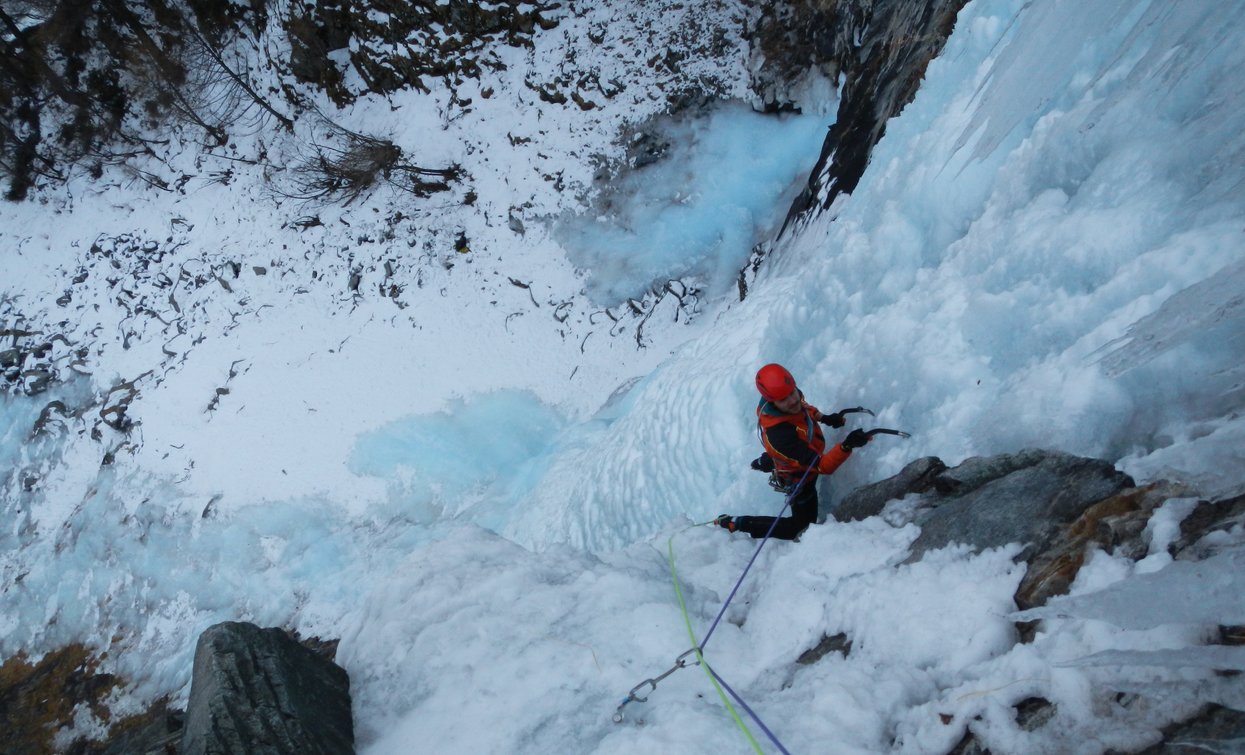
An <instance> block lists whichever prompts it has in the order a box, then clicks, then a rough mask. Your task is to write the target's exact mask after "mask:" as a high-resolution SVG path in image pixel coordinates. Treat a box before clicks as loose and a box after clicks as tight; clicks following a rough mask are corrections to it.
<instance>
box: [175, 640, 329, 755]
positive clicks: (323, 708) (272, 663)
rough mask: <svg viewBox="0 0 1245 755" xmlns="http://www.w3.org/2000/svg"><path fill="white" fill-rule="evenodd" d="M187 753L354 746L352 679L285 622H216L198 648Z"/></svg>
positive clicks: (298, 753) (305, 751)
mask: <svg viewBox="0 0 1245 755" xmlns="http://www.w3.org/2000/svg"><path fill="white" fill-rule="evenodd" d="M181 752H182V753H183V755H229V754H231V753H243V752H245V753H251V754H252V755H278V754H280V755H317V754H320V753H323V754H325V755H327V754H329V753H353V752H354V723H353V719H352V717H351V712H350V680H349V678H348V677H347V676H346V672H345V671H344V670H342V669H341V668H340V667H339V666H337V665H335V664H333V663H332V662H330V661H328V660H326V659H324V658H322V657H320V656H319V655H317V654H316V653H315V652H313V651H311V650H309V649H307V648H305V647H303V646H302V645H300V644H298V643H297V642H295V641H294V640H293V639H291V638H290V637H289V636H288V635H286V634H285V633H284V632H282V631H281V630H279V629H260V628H259V627H257V626H255V625H253V624H243V623H238V622H225V623H223V624H217V625H215V626H212V627H209V628H208V629H207V631H205V632H204V633H203V634H202V635H201V636H200V637H199V644H198V646H197V647H196V649H195V665H194V677H193V681H192V683H191V688H190V703H189V705H188V706H187V710H186V726H185V731H184V734H183V736H182V749H181Z"/></svg>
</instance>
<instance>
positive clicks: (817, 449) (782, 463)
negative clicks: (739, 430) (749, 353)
mask: <svg viewBox="0 0 1245 755" xmlns="http://www.w3.org/2000/svg"><path fill="white" fill-rule="evenodd" d="M800 399H801V403H802V404H803V407H802V408H801V409H800V411H799V412H797V413H795V414H785V413H783V411H782V410H781V409H779V408H778V407H777V406H775V405H774V403H773V402H771V401H766V400H765V399H761V402H760V403H759V404H757V426H758V428H759V429H760V434H761V443H762V445H764V446H765V452H766V453H767V454H769V455H770V458H772V459H773V460H774V471H775V472H776V473H777V474H778V476H779V478H781V479H785V480H788V481H791V482H794V481H796V480H799V479H800V477H802V476H803V475H804V470H806V469H808V468H809V467H813V470H812V471H811V472H810V473H809V476H810V477H811V476H815V475H818V474H831V473H832V472H834V470H836V469H838V468H839V466H840V465H841V464H842V463H843V462H845V461H847V457H849V456H851V454H852V452H851V451H848V450H847V449H845V448H843V446H842V445H841V444H839V443H836V444H834V446H833V447H832V448H831V449H830V450H828V451H827V450H826V436H825V435H823V434H822V432H821V425H819V424H818V423H817V418H818V417H820V416H821V412H819V411H818V410H817V407H815V406H813V405H812V404H809V403H808V402H807V401H804V400H803V399H804V394H802V393H801V394H800ZM814 465H815V466H814Z"/></svg>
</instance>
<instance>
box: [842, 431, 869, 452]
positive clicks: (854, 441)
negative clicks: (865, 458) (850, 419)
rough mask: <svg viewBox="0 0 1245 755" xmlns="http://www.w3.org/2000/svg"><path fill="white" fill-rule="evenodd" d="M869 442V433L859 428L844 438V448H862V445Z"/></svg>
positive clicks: (848, 449)
mask: <svg viewBox="0 0 1245 755" xmlns="http://www.w3.org/2000/svg"><path fill="white" fill-rule="evenodd" d="M868 442H869V434H868V433H866V432H865V431H864V430H859V429H857V430H852V431H851V432H850V433H848V434H847V437H846V438H844V439H843V450H844V451H853V450H855V449H857V448H860V447H861V446H864V445H865V444H866V443H868Z"/></svg>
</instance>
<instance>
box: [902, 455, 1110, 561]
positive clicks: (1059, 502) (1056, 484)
mask: <svg viewBox="0 0 1245 755" xmlns="http://www.w3.org/2000/svg"><path fill="white" fill-rule="evenodd" d="M966 465H967V464H966ZM966 465H962V466H966ZM974 466H977V467H980V468H974V469H970V470H968V472H969V474H968V475H967V476H966V477H967V481H965V480H961V479H960V478H959V477H957V470H959V468H957V470H951V471H949V472H948V473H946V474H945V475H943V477H944V478H948V479H950V480H953V481H957V482H959V486H960V488H961V489H963V490H965V492H964V493H962V494H960V495H957V496H955V497H951V498H950V499H949V500H944V501H940V502H939V503H938V505H937V506H936V507H935V508H934V509H933V510H932V511H930V512H929V513H928V515H926V516H924V517H922V518H920V519H919V520H918V523H919V524H920V525H921V535H920V536H919V537H918V538H917V539H916V542H914V543H913V544H912V559H913V560H916V559H919V558H920V557H921V556H922V555H923V554H924V553H925V552H926V551H930V550H934V549H937V548H942V547H945V546H947V545H949V544H951V543H953V542H963V543H970V544H972V545H975V546H977V547H979V548H993V547H997V546H1001V545H1006V544H1007V543H1013V542H1021V543H1029V544H1031V545H1033V546H1034V547H1035V548H1036V549H1037V550H1039V551H1041V550H1045V549H1046V547H1047V546H1049V544H1050V543H1051V542H1052V541H1053V540H1054V538H1055V537H1056V535H1057V534H1058V525H1062V524H1067V523H1069V522H1071V521H1072V520H1073V519H1075V518H1076V517H1078V516H1079V515H1080V514H1081V513H1082V512H1083V511H1085V509H1086V508H1088V507H1089V506H1090V505H1091V504H1093V503H1096V502H1098V501H1101V500H1102V499H1104V498H1107V497H1108V496H1112V495H1114V494H1116V493H1118V492H1120V491H1121V490H1124V489H1125V488H1129V487H1132V486H1133V481H1132V478H1130V477H1129V476H1128V475H1126V474H1123V473H1122V472H1117V471H1116V470H1115V468H1114V467H1112V466H1111V465H1110V464H1108V463H1107V462H1105V461H1100V460H1098V459H1084V458H1079V457H1075V456H1070V455H1068V454H1063V453H1056V452H1033V451H1025V452H1022V453H1021V454H1016V455H1008V456H1003V457H995V463H993V464H975V465H974ZM996 474H997V475H998V476H995V475H996Z"/></svg>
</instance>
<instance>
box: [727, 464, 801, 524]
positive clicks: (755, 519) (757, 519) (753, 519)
mask: <svg viewBox="0 0 1245 755" xmlns="http://www.w3.org/2000/svg"><path fill="white" fill-rule="evenodd" d="M774 519H775V517H772V516H737V517H733V520H734V522H735V528H736V529H737V530H738V531H739V532H747V533H748V534H749V535H752V536H753V537H756V538H761V537H765V533H766V532H769V528H770V525H772V524H774ZM815 521H817V479H816V476H815V475H809V479H807V480H805V481H804V487H802V488H800V492H798V493H796V494H795V497H794V498H792V499H791V516H784V517H782V518H780V519H778V524H776V525H774V533H773V534H772V535H770V537H776V538H778V539H779V540H794V539H796V538H797V537H799V535H800V533H801V532H803V531H804V530H806V529H808V525H810V524H812V523H813V522H815Z"/></svg>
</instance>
